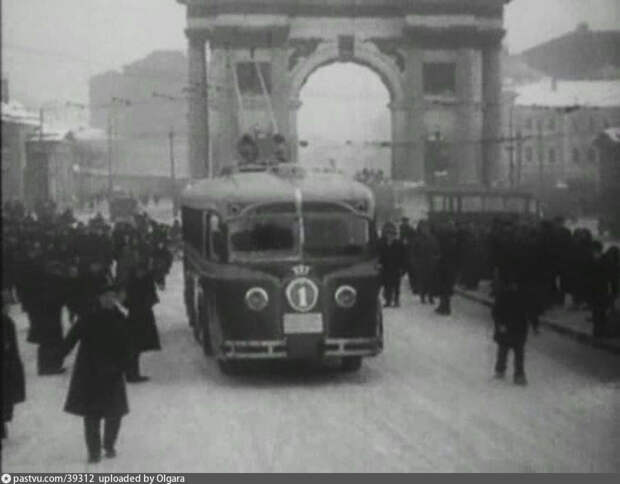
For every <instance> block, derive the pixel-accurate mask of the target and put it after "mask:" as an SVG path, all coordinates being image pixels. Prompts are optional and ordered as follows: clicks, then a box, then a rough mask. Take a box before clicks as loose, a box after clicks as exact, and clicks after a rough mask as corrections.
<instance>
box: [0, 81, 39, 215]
mask: <svg viewBox="0 0 620 484" xmlns="http://www.w3.org/2000/svg"><path fill="white" fill-rule="evenodd" d="M3 94H4V95H5V96H4V98H3V101H2V202H3V203H4V202H5V201H7V200H21V201H23V200H24V172H25V168H26V141H27V139H28V137H29V136H30V135H31V134H33V133H34V132H35V131H36V129H37V127H38V125H39V121H38V116H37V115H36V114H35V113H32V112H30V111H28V110H26V109H25V108H24V107H23V106H22V105H21V104H19V103H17V102H13V101H10V99H9V98H8V86H7V83H6V82H3Z"/></svg>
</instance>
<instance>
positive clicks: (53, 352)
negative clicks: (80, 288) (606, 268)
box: [37, 260, 67, 376]
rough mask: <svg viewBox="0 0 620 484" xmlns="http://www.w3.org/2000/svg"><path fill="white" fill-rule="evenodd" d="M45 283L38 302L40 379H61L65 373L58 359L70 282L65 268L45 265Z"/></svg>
mask: <svg viewBox="0 0 620 484" xmlns="http://www.w3.org/2000/svg"><path fill="white" fill-rule="evenodd" d="M43 278H44V282H43V287H42V292H41V294H40V298H39V302H38V304H39V305H40V309H41V314H40V319H39V321H38V343H39V348H38V351H37V367H38V371H39V375H42V376H43V375H58V374H61V373H64V372H65V369H64V368H62V362H61V361H60V360H59V358H58V354H59V348H60V346H61V345H62V307H63V306H64V305H65V304H66V302H67V301H66V299H67V292H66V290H67V280H66V278H65V276H64V274H63V267H62V264H61V263H60V262H59V261H58V260H51V261H49V262H48V263H47V264H46V265H45V271H44V274H43Z"/></svg>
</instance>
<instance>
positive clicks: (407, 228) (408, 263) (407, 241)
mask: <svg viewBox="0 0 620 484" xmlns="http://www.w3.org/2000/svg"><path fill="white" fill-rule="evenodd" d="M398 233H399V238H400V241H401V242H402V244H403V246H404V249H405V271H406V272H407V277H408V278H409V287H410V288H411V292H412V293H413V294H417V293H418V284H417V282H416V275H415V266H414V265H413V261H412V257H411V254H412V251H413V245H414V243H415V238H416V235H417V234H416V231H415V230H414V228H413V227H412V226H411V225H410V223H409V217H403V218H402V219H401V222H400V226H399V227H398Z"/></svg>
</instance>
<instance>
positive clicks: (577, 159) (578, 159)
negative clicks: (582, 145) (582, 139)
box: [573, 148, 581, 165]
mask: <svg viewBox="0 0 620 484" xmlns="http://www.w3.org/2000/svg"><path fill="white" fill-rule="evenodd" d="M573 163H575V164H576V165H578V164H579V163H581V152H580V151H579V148H573Z"/></svg>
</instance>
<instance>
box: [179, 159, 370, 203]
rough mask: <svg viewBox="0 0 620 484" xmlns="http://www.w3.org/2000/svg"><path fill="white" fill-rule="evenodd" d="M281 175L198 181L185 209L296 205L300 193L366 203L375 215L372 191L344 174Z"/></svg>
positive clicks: (190, 189) (187, 196)
mask: <svg viewBox="0 0 620 484" xmlns="http://www.w3.org/2000/svg"><path fill="white" fill-rule="evenodd" d="M286 171H287V170H284V173H282V172H280V173H278V172H277V171H265V172H249V173H235V174H232V175H229V176H221V177H217V178H210V179H203V180H198V181H195V182H194V183H192V184H191V185H190V186H189V187H188V188H186V189H185V191H184V192H183V195H182V198H181V202H182V205H184V206H187V207H190V208H195V209H201V210H204V209H207V208H218V209H223V208H224V207H223V206H222V205H226V204H230V203H238V204H241V205H248V204H255V203H282V202H295V197H296V196H298V195H296V192H298V193H299V194H300V195H301V197H302V199H303V201H304V202H354V201H362V200H363V201H366V202H367V212H366V213H368V214H373V213H374V208H375V207H374V197H373V195H372V191H371V190H370V189H369V188H368V187H367V186H365V185H363V184H362V183H359V182H356V181H354V180H351V179H350V178H347V177H345V176H344V175H342V174H339V173H335V172H331V173H325V172H315V171H311V170H305V169H301V167H299V166H298V165H297V168H294V171H295V173H293V172H288V173H287V172H286Z"/></svg>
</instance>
